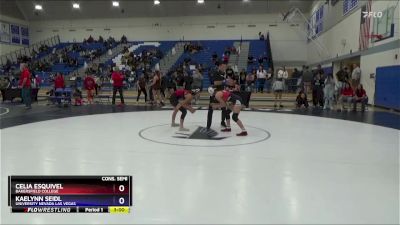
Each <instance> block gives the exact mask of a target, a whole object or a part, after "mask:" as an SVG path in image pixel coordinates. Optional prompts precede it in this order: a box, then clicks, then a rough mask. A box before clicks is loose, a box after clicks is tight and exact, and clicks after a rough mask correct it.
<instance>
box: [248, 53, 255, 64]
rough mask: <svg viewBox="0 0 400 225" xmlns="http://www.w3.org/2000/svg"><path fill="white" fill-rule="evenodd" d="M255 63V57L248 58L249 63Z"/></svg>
mask: <svg viewBox="0 0 400 225" xmlns="http://www.w3.org/2000/svg"><path fill="white" fill-rule="evenodd" d="M253 62H254V57H253V56H252V55H249V57H247V63H248V64H253Z"/></svg>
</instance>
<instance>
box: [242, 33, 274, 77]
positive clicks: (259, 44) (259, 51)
mask: <svg viewBox="0 0 400 225" xmlns="http://www.w3.org/2000/svg"><path fill="white" fill-rule="evenodd" d="M266 49H267V44H266V42H265V41H261V40H251V41H250V49H249V56H253V57H254V59H255V60H256V62H255V63H253V64H248V65H247V72H248V73H250V72H251V71H252V70H253V69H254V68H256V69H257V68H258V66H259V64H258V57H260V56H264V54H266V53H267V51H266ZM263 66H264V69H265V70H267V69H268V67H269V65H268V63H267V62H264V63H263Z"/></svg>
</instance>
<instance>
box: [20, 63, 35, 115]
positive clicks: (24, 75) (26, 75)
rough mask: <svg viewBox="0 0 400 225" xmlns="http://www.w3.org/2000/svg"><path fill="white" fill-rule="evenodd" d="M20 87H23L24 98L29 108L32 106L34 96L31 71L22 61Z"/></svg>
mask: <svg viewBox="0 0 400 225" xmlns="http://www.w3.org/2000/svg"><path fill="white" fill-rule="evenodd" d="M18 85H19V87H20V88H21V92H22V93H21V95H22V100H23V102H24V103H25V107H26V108H27V109H30V108H32V106H31V103H32V97H31V72H29V69H28V66H27V64H26V63H21V77H20V78H19V84H18Z"/></svg>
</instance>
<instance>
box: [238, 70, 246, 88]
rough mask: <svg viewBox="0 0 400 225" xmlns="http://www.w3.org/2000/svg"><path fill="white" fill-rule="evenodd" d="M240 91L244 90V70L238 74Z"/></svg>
mask: <svg viewBox="0 0 400 225" xmlns="http://www.w3.org/2000/svg"><path fill="white" fill-rule="evenodd" d="M239 84H240V91H245V90H246V70H245V69H242V71H240V74H239Z"/></svg>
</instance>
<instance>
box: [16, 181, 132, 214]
mask: <svg viewBox="0 0 400 225" xmlns="http://www.w3.org/2000/svg"><path fill="white" fill-rule="evenodd" d="M8 206H9V207H11V212H12V213H130V207H131V206H132V176H108V175H107V176H9V177H8Z"/></svg>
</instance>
